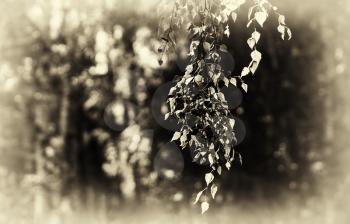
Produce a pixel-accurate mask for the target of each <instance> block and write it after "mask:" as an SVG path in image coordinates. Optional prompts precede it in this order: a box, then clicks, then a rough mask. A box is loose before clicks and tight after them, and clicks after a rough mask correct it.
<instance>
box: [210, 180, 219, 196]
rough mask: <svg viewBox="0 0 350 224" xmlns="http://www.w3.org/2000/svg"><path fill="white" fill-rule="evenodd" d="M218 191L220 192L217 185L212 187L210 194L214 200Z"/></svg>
mask: <svg viewBox="0 0 350 224" xmlns="http://www.w3.org/2000/svg"><path fill="white" fill-rule="evenodd" d="M217 191H218V186H216V184H213V185H211V188H210V193H211V196H212V197H213V199H215V195H216V192H217Z"/></svg>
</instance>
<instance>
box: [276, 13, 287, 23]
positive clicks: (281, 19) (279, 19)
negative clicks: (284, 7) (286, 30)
mask: <svg viewBox="0 0 350 224" xmlns="http://www.w3.org/2000/svg"><path fill="white" fill-rule="evenodd" d="M278 23H279V24H282V25H286V17H284V15H279V17H278Z"/></svg>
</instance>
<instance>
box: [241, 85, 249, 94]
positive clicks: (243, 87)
mask: <svg viewBox="0 0 350 224" xmlns="http://www.w3.org/2000/svg"><path fill="white" fill-rule="evenodd" d="M241 87H242V89H243V90H244V91H245V92H246V93H247V92H248V85H247V84H245V83H242V85H241Z"/></svg>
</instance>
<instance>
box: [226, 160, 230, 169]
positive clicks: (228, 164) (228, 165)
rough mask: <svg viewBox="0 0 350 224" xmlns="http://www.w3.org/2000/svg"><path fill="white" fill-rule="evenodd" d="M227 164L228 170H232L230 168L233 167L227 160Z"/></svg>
mask: <svg viewBox="0 0 350 224" xmlns="http://www.w3.org/2000/svg"><path fill="white" fill-rule="evenodd" d="M225 166H226V168H227V170H230V168H231V163H229V162H226V164H225Z"/></svg>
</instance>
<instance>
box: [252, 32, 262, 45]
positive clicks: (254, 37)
mask: <svg viewBox="0 0 350 224" xmlns="http://www.w3.org/2000/svg"><path fill="white" fill-rule="evenodd" d="M260 36H261V35H260V33H259V32H258V31H254V32H253V33H252V38H253V39H254V40H255V44H257V43H258V41H259V40H260Z"/></svg>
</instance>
